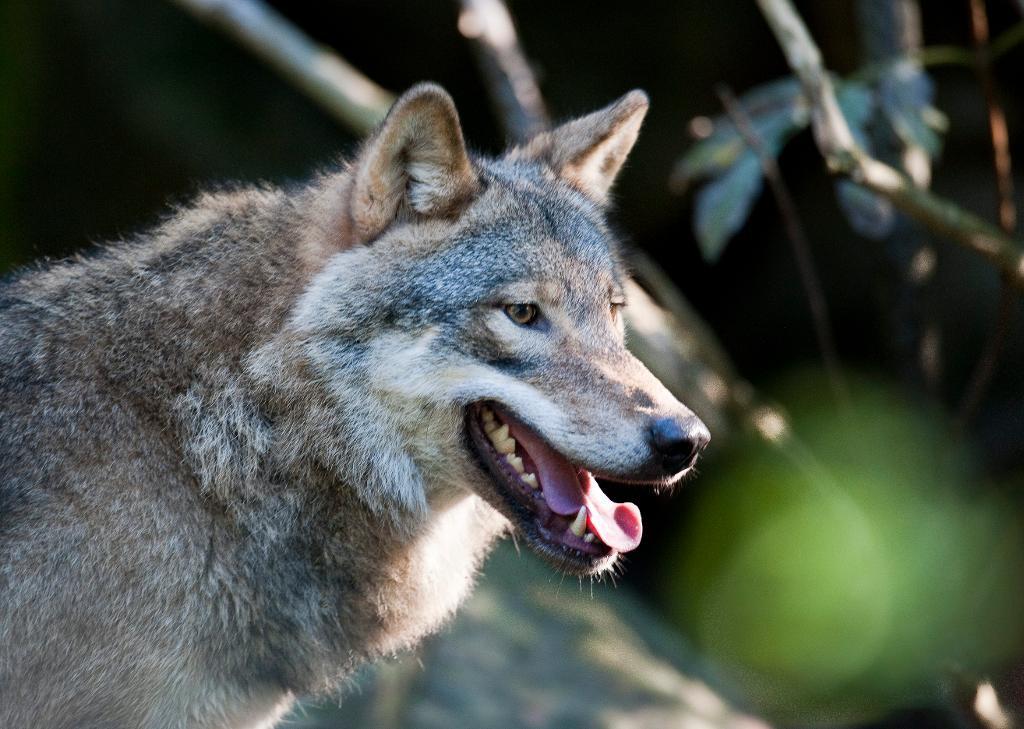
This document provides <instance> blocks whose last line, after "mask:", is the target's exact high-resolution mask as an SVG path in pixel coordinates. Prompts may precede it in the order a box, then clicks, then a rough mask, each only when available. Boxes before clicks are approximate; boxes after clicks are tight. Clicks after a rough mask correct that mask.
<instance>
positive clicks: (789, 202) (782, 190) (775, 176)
mask: <svg viewBox="0 0 1024 729" xmlns="http://www.w3.org/2000/svg"><path fill="white" fill-rule="evenodd" d="M716 93H717V94H718V98H719V99H720V100H721V102H722V106H723V107H724V108H725V112H726V114H728V115H729V118H730V119H731V120H732V123H733V124H734V125H735V126H736V130H737V131H738V132H739V133H740V136H741V137H743V140H744V141H745V142H746V143H747V146H748V147H749V148H750V149H751V151H752V152H753V153H754V154H755V155H757V159H758V161H759V162H760V164H761V171H762V172H763V173H764V178H765V180H767V181H768V186H769V187H770V188H771V191H772V195H773V196H774V197H775V204H776V205H777V206H778V208H779V213H780V214H781V215H782V224H783V226H784V227H785V229H786V237H787V238H789V242H790V244H792V246H793V256H794V258H795V259H796V264H797V270H798V271H799V272H800V281H801V283H802V284H803V287H804V293H805V294H806V295H807V304H808V307H809V308H810V310H811V317H812V319H813V321H814V333H815V334H816V335H817V338H818V347H819V348H820V349H821V358H822V360H823V362H824V364H825V372H826V373H827V375H828V379H829V384H830V385H831V386H832V390H833V392H834V394H835V396H836V398H837V399H838V400H839V401H840V402H843V403H846V402H848V400H849V393H848V390H847V387H846V381H845V379H844V378H843V373H842V368H841V367H840V365H839V355H838V354H837V353H836V345H835V338H834V337H833V334H832V325H831V323H830V321H829V319H830V317H829V313H828V301H827V300H826V299H825V293H824V290H823V289H822V286H821V281H820V280H819V279H818V273H817V271H816V270H815V267H814V260H813V258H812V256H811V247H810V244H809V243H808V241H807V233H806V231H805V230H804V226H803V224H802V223H801V222H800V214H799V213H798V212H797V208H796V203H794V201H793V197H792V195H790V194H789V189H788V188H787V187H786V183H785V181H783V179H782V172H781V170H780V169H779V165H778V163H777V162H776V161H775V158H774V157H773V156H772V155H770V154H769V153H768V152H767V150H766V149H765V146H764V141H763V140H762V139H761V135H760V134H758V133H757V130H756V129H754V125H753V124H752V123H751V121H750V117H749V116H748V115H747V112H746V111H745V110H744V109H743V105H742V104H741V103H740V102H739V100H738V99H737V98H736V95H735V94H734V93H733V92H732V90H731V89H730V88H729V87H728V86H725V85H720V86H718V87H717V89H716Z"/></svg>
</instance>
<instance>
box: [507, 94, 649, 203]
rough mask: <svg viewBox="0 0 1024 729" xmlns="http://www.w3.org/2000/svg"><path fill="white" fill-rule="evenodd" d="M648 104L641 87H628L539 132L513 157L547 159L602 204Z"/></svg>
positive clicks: (581, 189) (571, 182)
mask: <svg viewBox="0 0 1024 729" xmlns="http://www.w3.org/2000/svg"><path fill="white" fill-rule="evenodd" d="M649 105H650V101H649V100H648V98H647V94H645V93H644V92H643V91H640V90H639V89H636V90H633V91H630V92H629V93H628V94H626V95H625V96H623V97H622V98H621V99H619V100H618V101H616V102H615V103H613V104H611V105H609V106H606V107H605V108H603V109H601V110H599V111H595V112H593V113H592V114H587V115H586V116H582V117H580V118H579V119H573V120H572V121H570V122H566V123H565V124H562V125H561V126H559V127H556V128H555V129H552V130H551V131H550V132H542V133H541V134H538V135H537V136H536V137H534V138H533V139H532V140H531V141H530V142H529V143H528V144H527V145H526V147H525V148H523V149H521V150H516V152H513V156H523V157H527V158H530V159H537V160H541V161H543V162H546V163H547V164H548V165H550V166H551V168H552V169H553V170H554V171H555V172H556V173H558V174H559V175H561V176H562V177H563V178H564V179H565V180H567V181H568V182H569V183H570V184H572V185H574V186H575V187H577V188H578V189H579V190H580V191H581V192H583V193H584V194H586V195H588V196H589V197H591V198H592V199H594V200H596V201H597V202H599V203H601V204H604V203H606V202H607V201H608V191H609V190H610V189H611V186H612V183H613V182H615V176H616V175H618V173H619V170H620V169H622V164H623V163H624V162H625V161H626V157H627V156H628V155H629V151H630V150H631V149H632V148H633V144H634V143H635V142H636V138H637V135H638V134H639V133H640V124H641V123H642V122H643V120H644V116H645V115H646V114H647V107H648V106H649Z"/></svg>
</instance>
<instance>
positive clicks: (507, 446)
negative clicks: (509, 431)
mask: <svg viewBox="0 0 1024 729" xmlns="http://www.w3.org/2000/svg"><path fill="white" fill-rule="evenodd" d="M494 447H495V448H496V449H497V451H498V453H504V454H506V455H508V454H510V453H515V452H516V441H515V439H514V438H506V439H505V440H503V441H501V442H500V443H495V444H494Z"/></svg>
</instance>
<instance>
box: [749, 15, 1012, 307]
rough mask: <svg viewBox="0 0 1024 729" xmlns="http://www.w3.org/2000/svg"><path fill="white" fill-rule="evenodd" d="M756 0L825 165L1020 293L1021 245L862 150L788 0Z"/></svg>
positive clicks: (804, 29) (817, 55) (805, 31)
mask: <svg viewBox="0 0 1024 729" xmlns="http://www.w3.org/2000/svg"><path fill="white" fill-rule="evenodd" d="M757 4H758V6H759V7H760V8H761V12H762V14H763V15H764V17H765V19H766V20H767V21H768V24H769V26H771V29H772V32H773V33H774V34H775V38H776V40H777V41H778V42H779V45H780V46H781V47H782V50H783V53H784V54H785V56H786V61H787V62H788V64H789V66H790V68H792V69H793V71H794V72H795V73H796V75H797V77H798V78H799V79H800V83H801V85H802V86H803V89H804V94H805V95H806V96H807V99H808V102H809V103H810V106H811V110H812V112H811V124H812V128H813V130H814V138H815V141H816V142H817V145H818V149H819V151H820V152H821V154H822V156H823V157H824V158H825V162H826V164H827V165H828V167H829V169H830V170H832V171H833V172H836V173H838V174H843V175H847V176H849V177H850V178H851V179H852V180H854V181H855V182H857V183H860V184H861V185H864V186H865V187H867V188H868V189H870V190H872V191H874V192H876V193H878V194H879V195H881V196H883V197H885V198H887V199H888V200H889V201H891V202H892V204H893V205H895V206H896V207H897V208H898V209H900V210H901V211H902V212H904V213H906V214H907V215H908V216H910V217H911V218H914V219H915V220H917V221H918V222H920V223H921V224H922V225H925V226H926V227H928V228H930V229H931V230H933V231H935V232H936V233H939V234H941V235H943V236H945V237H947V238H949V239H950V240H952V241H954V242H956V243H958V244H960V245H961V246H963V247H964V248H966V249H968V250H970V251H973V252H974V253H977V254H979V255H981V256H982V257H984V258H986V259H987V260H988V261H990V262H991V263H992V264H994V265H995V266H996V267H997V268H998V269H999V271H1000V272H1001V273H1002V274H1003V275H1005V276H1006V279H1007V281H1009V282H1010V284H1011V285H1012V286H1013V287H1014V288H1016V289H1017V290H1018V291H1021V292H1024V255H1022V254H1021V247H1022V244H1021V243H1020V242H1019V241H1017V240H1016V239H1014V238H1011V237H1009V236H1007V235H1006V234H1004V233H1003V232H1002V231H1000V230H999V229H998V228H996V227H995V226H993V225H991V224H990V223H987V222H986V221H984V220H982V219H981V218H979V217H978V216H977V215H974V214H973V213H970V212H968V211H967V210H964V209H963V208H961V207H959V206H958V205H956V204H955V203H953V202H951V201H948V200H945V199H943V198H941V197H938V196H937V195H934V194H932V193H930V192H929V191H927V190H924V189H921V188H919V187H917V186H916V185H914V184H913V183H912V182H911V181H910V180H909V179H907V177H906V176H904V175H903V174H902V173H900V172H899V171H898V170H896V169H894V168H893V167H890V166H889V165H887V164H885V163H883V162H880V161H879V160H877V159H874V158H873V157H871V156H870V155H868V154H867V153H866V152H865V151H864V150H863V149H861V148H860V147H859V146H858V145H857V143H856V142H855V141H854V138H853V134H852V133H851V131H850V127H849V125H848V124H847V123H846V119H845V118H844V117H843V114H842V112H841V111H840V110H839V104H838V102H837V101H836V95H835V89H834V88H833V86H832V81H831V79H830V78H829V75H828V73H827V72H826V71H825V68H824V65H823V63H822V59H821V51H820V50H819V49H818V47H817V45H815V43H814V41H813V40H812V39H811V36H810V34H809V33H808V31H807V27H806V26H805V25H804V22H803V20H801V18H800V16H799V15H798V14H797V12H796V10H795V9H794V7H793V4H792V3H791V2H790V0H757Z"/></svg>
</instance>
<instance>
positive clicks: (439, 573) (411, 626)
mask: <svg viewBox="0 0 1024 729" xmlns="http://www.w3.org/2000/svg"><path fill="white" fill-rule="evenodd" d="M507 525H508V522H507V521H506V520H505V519H504V517H502V516H500V515H499V514H498V513H497V512H496V511H494V510H493V509H491V508H490V507H489V506H487V505H486V504H484V502H483V501H482V500H481V499H480V498H479V497H477V496H466V497H464V498H462V499H460V500H459V501H458V502H456V503H454V504H453V505H451V506H450V507H448V508H447V509H445V510H444V511H442V512H440V513H438V514H437V515H436V516H434V517H433V518H432V519H431V521H430V523H429V525H428V526H427V527H426V528H425V529H424V530H423V531H422V533H421V534H420V535H418V536H416V537H415V538H414V539H413V540H412V541H411V542H410V543H409V544H408V546H407V548H406V549H403V550H402V551H401V554H399V555H397V556H396V557H395V558H394V559H393V560H390V561H389V564H387V565H385V566H384V570H383V572H382V573H380V574H378V578H379V580H380V581H379V582H378V587H377V590H376V595H375V599H374V603H375V607H376V614H377V619H378V620H379V621H380V623H379V624H380V627H381V628H382V630H381V634H380V639H379V640H378V641H375V645H373V646H372V647H371V651H370V652H371V653H375V654H377V655H386V654H391V653H394V652H396V651H399V650H403V649H405V648H408V647H410V646H412V645H413V644H415V643H416V642H417V641H419V640H420V639H421V638H423V637H424V636H425V635H427V634H429V633H431V632H433V631H435V630H436V629H437V628H438V627H439V626H440V625H441V624H442V623H443V622H444V621H445V620H447V619H448V618H449V617H451V615H452V614H453V613H454V612H455V610H456V609H457V608H458V606H459V605H460V603H461V602H462V601H463V600H464V599H465V598H466V596H467V595H468V594H469V591H470V589H471V588H472V586H473V582H474V578H475V576H476V572H477V570H478V568H479V566H480V564H481V562H482V561H483V559H484V558H485V557H486V556H487V554H488V553H489V552H490V549H491V547H492V546H493V544H494V542H495V539H496V538H497V537H498V536H499V535H500V534H502V533H503V532H504V530H505V529H506V528H507Z"/></svg>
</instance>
